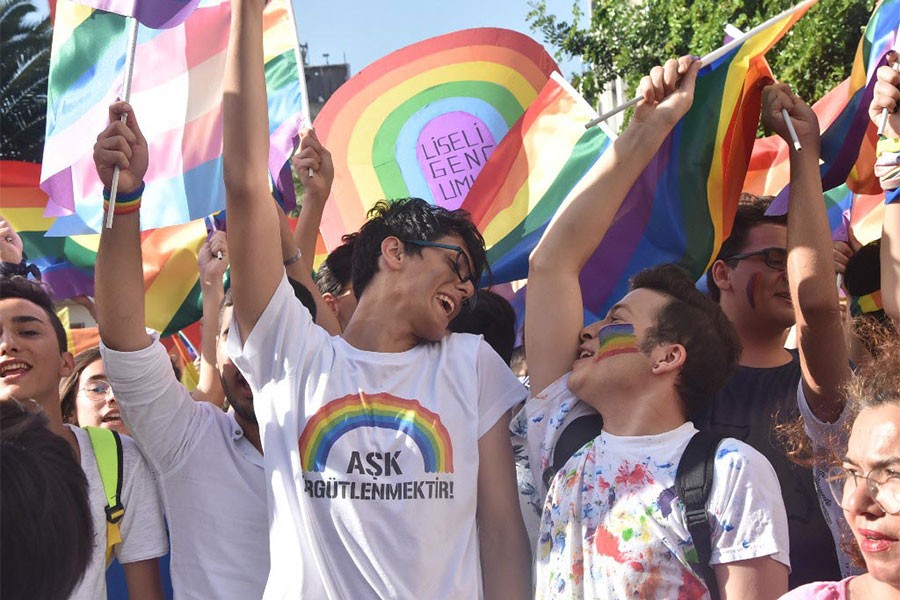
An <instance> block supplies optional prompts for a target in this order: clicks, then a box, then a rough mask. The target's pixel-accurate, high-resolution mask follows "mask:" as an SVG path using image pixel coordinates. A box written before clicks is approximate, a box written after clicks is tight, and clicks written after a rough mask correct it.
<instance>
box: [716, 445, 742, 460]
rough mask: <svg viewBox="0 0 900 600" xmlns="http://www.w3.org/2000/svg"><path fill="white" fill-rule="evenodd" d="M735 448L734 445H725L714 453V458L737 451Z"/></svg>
mask: <svg viewBox="0 0 900 600" xmlns="http://www.w3.org/2000/svg"><path fill="white" fill-rule="evenodd" d="M737 451H738V450H737V448H736V447H735V446H725V447H724V448H719V451H718V452H717V453H716V458H723V457H725V456H727V455H728V454H731V453H732V452H737Z"/></svg>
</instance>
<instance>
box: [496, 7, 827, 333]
mask: <svg viewBox="0 0 900 600" xmlns="http://www.w3.org/2000/svg"><path fill="white" fill-rule="evenodd" d="M812 4H813V2H807V3H803V4H801V5H799V6H798V7H797V9H796V10H795V11H794V12H792V13H790V14H789V15H786V16H783V17H782V18H781V19H779V20H778V21H777V22H776V23H774V24H773V25H771V26H769V27H767V28H765V29H763V30H761V31H760V32H758V33H756V34H755V35H753V36H752V37H750V38H749V39H747V40H745V41H744V42H743V43H742V44H741V45H739V46H738V47H736V48H734V49H732V50H731V51H730V52H729V53H728V54H726V55H724V56H722V57H721V58H719V59H717V60H715V61H713V62H712V63H711V64H708V65H706V66H705V67H704V68H703V69H702V70H701V71H700V75H699V77H698V79H697V86H696V91H695V94H694V102H693V105H692V106H691V109H690V111H689V112H688V113H687V114H686V115H685V116H684V118H682V119H681V121H679V122H678V124H677V125H676V126H675V128H674V129H673V131H672V132H671V133H670V134H669V136H668V137H667V138H666V140H665V141H664V142H663V144H662V146H661V148H660V150H659V151H658V152H657V154H656V156H655V157H654V158H653V159H652V160H651V161H650V164H649V165H648V166H647V168H646V169H645V170H644V172H643V174H642V175H641V176H640V177H639V178H638V180H637V182H636V183H635V185H634V186H633V187H632V189H631V190H630V191H629V193H628V194H627V196H626V198H625V200H624V201H623V203H622V205H621V207H620V208H619V210H618V212H617V213H616V216H615V218H614V219H613V221H612V224H611V226H610V228H609V230H608V231H607V232H606V234H605V236H604V238H603V241H602V242H601V243H600V245H599V247H598V248H597V251H596V252H595V253H594V255H593V256H592V257H591V258H590V259H589V260H588V263H587V264H586V265H585V267H584V269H583V270H582V272H581V287H582V293H583V299H584V306H585V309H586V311H587V312H588V315H587V317H588V318H593V317H595V316H597V315H601V314H605V313H606V311H607V310H608V308H609V307H610V305H611V304H612V303H613V302H614V301H615V300H617V299H619V298H621V297H622V296H624V295H625V294H626V293H627V290H628V279H629V277H630V276H631V275H633V274H635V273H636V272H638V271H640V270H641V269H644V268H647V267H651V266H654V265H658V264H662V263H678V264H681V265H682V266H684V267H685V268H687V269H688V270H689V271H690V272H691V274H692V275H693V276H694V277H697V278H699V277H700V275H701V274H702V273H703V272H704V271H705V270H706V269H707V268H708V266H709V264H710V263H711V262H712V260H713V258H714V257H715V255H716V253H717V252H718V249H719V247H720V246H721V243H722V240H723V239H724V238H725V237H727V236H728V234H729V233H730V229H731V223H732V221H733V219H734V212H735V210H736V208H737V201H738V197H739V196H740V193H741V188H742V184H743V181H744V176H745V174H746V170H747V165H748V163H749V160H750V152H751V149H752V147H753V141H754V139H755V137H756V127H757V123H758V120H759V109H760V103H761V100H762V87H763V85H764V84H765V83H766V82H768V81H769V80H770V79H771V73H770V71H769V68H768V65H767V63H766V61H765V53H766V52H767V51H768V50H769V49H770V48H771V47H772V46H773V45H774V44H775V43H776V42H778V40H780V39H781V38H782V37H783V36H784V34H785V33H786V32H787V31H788V30H789V29H790V28H791V27H792V26H793V24H794V23H795V22H796V21H797V20H798V19H800V18H801V17H802V16H803V14H805V13H806V11H807V10H808V9H809V8H810V6H812ZM558 151H559V149H558V148H556V149H553V150H552V151H548V152H547V154H548V155H549V154H551V153H552V152H558ZM576 190H577V188H574V189H573V190H569V189H564V190H560V193H561V194H563V195H567V194H569V193H572V191H576ZM495 202H501V199H499V198H498V199H497V200H495ZM526 256H527V255H526Z"/></svg>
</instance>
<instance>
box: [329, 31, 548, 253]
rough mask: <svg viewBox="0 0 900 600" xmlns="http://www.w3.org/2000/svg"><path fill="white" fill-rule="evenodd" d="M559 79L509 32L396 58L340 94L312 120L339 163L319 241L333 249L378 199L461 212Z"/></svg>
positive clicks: (420, 48) (445, 42)
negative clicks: (494, 158) (547, 87)
mask: <svg viewBox="0 0 900 600" xmlns="http://www.w3.org/2000/svg"><path fill="white" fill-rule="evenodd" d="M556 70H557V66H556V63H555V62H554V61H553V59H552V58H551V57H550V55H549V54H547V52H546V51H545V50H544V49H543V47H542V46H541V45H540V44H538V43H536V42H535V41H533V40H532V39H531V38H529V37H528V36H525V35H523V34H520V33H517V32H514V31H509V30H505V29H489V28H485V29H468V30H464V31H459V32H456V33H450V34H447V35H442V36H439V37H435V38H432V39H429V40H426V41H423V42H420V43H417V44H413V45H411V46H407V47H406V48H403V49H401V50H398V51H396V52H394V53H392V54H390V55H388V56H386V57H384V58H382V59H380V60H378V61H376V62H375V63H373V64H372V65H370V66H368V67H366V68H365V69H363V70H362V71H361V72H360V73H359V74H357V75H356V76H355V77H353V78H352V79H350V81H348V82H347V83H345V84H344V85H343V86H341V87H340V89H338V91H337V92H336V93H335V94H334V95H333V96H332V97H331V99H329V101H328V102H327V103H326V104H325V106H324V107H323V108H322V111H321V112H320V113H319V115H318V116H317V117H316V121H315V127H316V131H317V133H318V135H319V139H320V140H321V141H322V143H323V144H324V145H325V147H327V148H328V149H329V150H330V151H331V153H332V156H333V157H334V161H335V179H334V185H333V187H332V200H331V201H329V202H328V204H326V206H325V213H324V216H323V219H322V228H321V231H322V234H323V236H324V238H325V243H326V244H327V246H328V247H329V248H334V247H336V246H338V245H340V243H341V236H342V235H343V234H345V233H348V232H352V231H356V230H357V229H359V227H360V226H361V225H362V224H363V223H364V222H365V219H366V213H367V212H368V210H369V208H370V207H371V206H372V205H373V204H374V203H375V202H376V201H377V200H380V199H394V198H403V197H407V196H418V197H421V198H424V199H426V200H428V201H429V202H432V203H433V204H438V205H440V206H444V207H446V208H450V209H454V208H458V207H459V206H460V205H461V204H462V203H463V201H464V199H465V197H466V195H467V194H468V193H469V190H470V189H471V187H472V185H473V183H474V181H475V179H476V177H478V174H479V172H480V171H481V169H482V168H483V167H484V165H485V163H486V162H487V160H488V158H489V157H490V156H491V154H492V152H493V151H494V149H495V148H496V147H497V145H498V144H499V143H500V142H501V140H502V139H503V138H504V136H506V134H507V132H508V131H509V130H510V128H512V127H513V125H514V124H515V122H516V120H517V119H518V118H519V117H520V116H521V115H522V113H523V112H524V111H525V109H526V108H527V107H528V106H529V105H530V104H531V103H532V102H533V101H534V99H535V98H536V97H537V95H538V92H540V90H541V89H542V88H543V87H544V84H545V83H546V82H547V80H548V79H549V77H550V74H551V73H552V72H554V71H556Z"/></svg>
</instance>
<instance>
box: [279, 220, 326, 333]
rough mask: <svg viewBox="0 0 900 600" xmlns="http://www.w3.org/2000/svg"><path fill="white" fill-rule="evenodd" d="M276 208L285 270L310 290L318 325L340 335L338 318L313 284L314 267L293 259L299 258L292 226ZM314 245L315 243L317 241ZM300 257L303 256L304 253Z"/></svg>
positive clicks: (289, 275)
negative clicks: (314, 303)
mask: <svg viewBox="0 0 900 600" xmlns="http://www.w3.org/2000/svg"><path fill="white" fill-rule="evenodd" d="M273 204H274V203H273ZM275 208H276V210H277V212H278V221H279V222H278V226H279V230H280V234H281V236H280V237H281V255H282V257H283V258H284V265H285V267H284V269H285V271H286V272H287V276H288V277H290V278H291V279H293V280H294V281H297V282H298V283H302V284H303V286H304V287H305V288H306V289H308V290H309V293H310V294H312V297H313V300H315V302H316V325H318V326H319V327H322V328H323V329H324V330H325V331H327V332H328V333H329V334H331V335H338V334H340V333H341V327H340V325H339V324H338V321H337V317H335V316H334V313H333V312H332V311H331V309H330V308H329V307H328V304H327V303H326V302H325V299H324V298H322V294H321V293H319V288H317V287H316V284H315V282H313V278H312V267H311V266H310V267H307V266H306V264H305V263H304V261H303V260H296V261H295V260H293V258H294V257H296V256H297V251H298V248H297V244H296V242H294V236H293V234H292V233H291V225H290V223H288V220H287V216H285V214H284V211H283V210H281V207H280V206H278V205H277V204H276V205H275ZM304 210H305V208H304ZM316 229H318V222H317V223H316ZM313 243H315V241H314V242H313ZM300 256H301V257H302V256H303V253H302V251H301V254H300Z"/></svg>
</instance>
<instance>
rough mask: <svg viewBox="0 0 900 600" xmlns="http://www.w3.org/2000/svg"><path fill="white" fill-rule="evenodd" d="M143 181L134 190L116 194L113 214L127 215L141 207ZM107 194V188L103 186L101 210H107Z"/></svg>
mask: <svg viewBox="0 0 900 600" xmlns="http://www.w3.org/2000/svg"><path fill="white" fill-rule="evenodd" d="M144 187H145V186H144V182H143V181H142V182H141V185H139V186H138V187H137V188H135V189H134V191H131V192H129V193H127V194H116V207H115V209H114V214H115V215H117V216H118V215H129V214H131V213H134V212H137V211H138V210H140V208H141V196H143V195H144ZM109 195H110V191H109V189H108V188H103V210H104V211H105V212H109Z"/></svg>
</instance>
